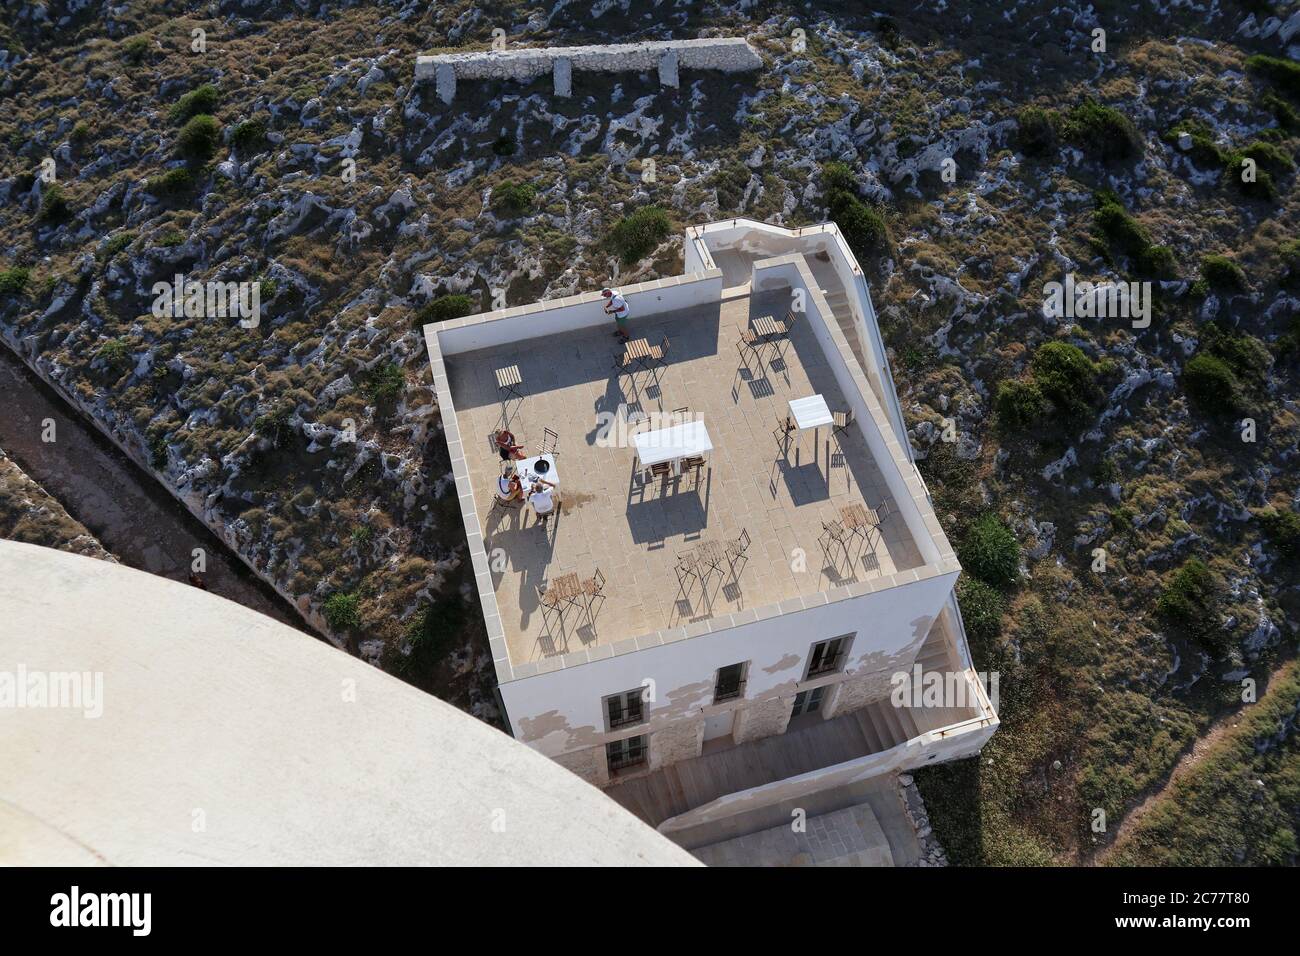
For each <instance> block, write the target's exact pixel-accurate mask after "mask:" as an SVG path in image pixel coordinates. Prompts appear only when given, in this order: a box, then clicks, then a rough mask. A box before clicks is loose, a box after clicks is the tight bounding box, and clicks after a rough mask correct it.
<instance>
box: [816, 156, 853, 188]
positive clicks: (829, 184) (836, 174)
mask: <svg viewBox="0 0 1300 956" xmlns="http://www.w3.org/2000/svg"><path fill="white" fill-rule="evenodd" d="M822 192H823V193H824V194H825V195H826V196H831V195H832V194H834V193H848V194H849V195H851V196H853V195H857V192H858V181H857V179H856V178H854V175H853V170H851V169H849V167H848V165H847V164H846V163H841V162H836V161H833V162H829V163H823V164H822Z"/></svg>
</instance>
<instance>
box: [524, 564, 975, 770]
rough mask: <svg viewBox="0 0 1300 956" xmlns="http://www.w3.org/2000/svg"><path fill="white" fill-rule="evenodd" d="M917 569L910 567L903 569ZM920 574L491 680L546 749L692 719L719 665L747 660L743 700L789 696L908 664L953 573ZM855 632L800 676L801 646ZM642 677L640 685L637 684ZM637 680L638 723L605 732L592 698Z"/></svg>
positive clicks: (530, 738)
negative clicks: (842, 649)
mask: <svg viewBox="0 0 1300 956" xmlns="http://www.w3.org/2000/svg"><path fill="white" fill-rule="evenodd" d="M912 573H916V572H912ZM919 574H922V575H928V576H926V577H920V578H919V580H916V581H913V582H911V583H909V584H903V585H899V586H897V587H893V588H889V589H888V590H884V591H877V592H873V593H870V594H865V595H862V596H861V597H856V598H844V599H843V600H838V601H834V602H832V603H829V604H822V605H818V606H816V607H810V608H804V609H802V610H795V609H791V610H790V611H789V612H787V613H785V614H782V615H779V616H776V617H769V618H766V619H763V620H754V621H750V622H749V623H744V624H739V625H737V626H735V627H732V628H728V629H725V630H722V631H716V632H711V633H709V634H701V635H697V636H695V637H692V638H687V639H684V640H680V641H674V642H672V643H669V644H663V645H658V646H653V647H646V648H644V649H642V650H635V651H629V652H627V653H622V654H618V655H613V656H610V657H607V658H605V659H603V660H598V661H592V662H590V663H588V664H583V665H581V666H578V667H570V668H563V669H558V668H557V669H552V670H549V671H547V672H545V673H541V674H537V675H536V676H533V677H527V678H523V679H520V680H515V681H510V682H508V683H504V684H502V685H501V686H500V692H501V696H502V698H503V700H504V701H505V705H506V711H507V713H509V714H510V717H511V722H512V724H513V729H514V734H515V736H516V737H517V738H518V739H519V740H522V741H524V742H526V743H528V744H529V745H530V746H532V747H534V748H536V749H537V750H539V751H541V752H542V753H544V754H547V755H549V756H555V755H558V754H563V753H568V752H570V751H574V750H583V749H586V748H589V747H595V746H598V745H602V744H604V743H605V742H607V741H609V740H614V739H618V738H622V737H631V736H636V735H638V734H643V733H656V732H658V731H660V730H663V729H664V728H666V727H667V726H668V725H670V724H673V723H676V722H678V721H683V720H688V719H689V720H692V721H694V720H696V719H698V718H700V717H701V716H702V712H703V710H704V709H705V708H706V707H709V706H710V705H711V703H712V694H713V675H714V673H715V672H716V671H717V669H718V668H720V667H725V666H726V665H728V664H736V663H740V662H742V661H749V662H750V667H749V677H748V683H747V685H746V687H745V701H744V706H745V707H746V708H750V707H753V706H754V705H755V702H756V701H764V700H768V699H771V698H778V697H793V696H794V695H795V693H797V692H798V691H799V690H800V689H802V687H804V686H815V685H816V684H819V683H834V682H836V681H838V680H841V679H850V680H851V679H854V678H866V677H868V676H869V675H875V674H877V673H878V672H879V671H880V670H881V669H882V668H892V667H894V666H895V664H896V662H901V663H902V665H906V664H908V663H910V661H911V660H912V658H913V657H915V655H916V652H917V650H918V649H919V648H920V646H921V643H922V642H923V641H924V640H925V638H926V635H927V634H928V633H929V630H930V626H931V624H932V623H933V622H934V619H935V617H936V616H938V615H939V614H940V613H941V612H942V611H943V608H944V604H945V602H946V601H947V599H948V594H949V592H950V591H951V590H952V588H953V586H954V584H955V583H956V580H957V572H956V571H952V572H948V573H942V574H941V573H939V572H937V571H936V570H934V569H926V568H922V569H920V572H919ZM853 633H856V637H855V638H854V640H853V644H852V647H851V648H850V649H849V654H848V658H847V660H846V664H845V668H844V672H843V675H836V676H834V677H831V678H826V679H818V680H816V681H810V682H808V683H807V684H804V683H803V682H802V678H803V672H804V667H805V666H806V663H807V659H808V651H809V649H810V647H811V646H812V644H813V643H815V642H816V641H821V640H826V639H828V638H832V637H838V636H840V635H842V634H853ZM646 682H649V683H646ZM643 686H644V687H646V688H647V689H648V690H649V691H650V693H651V694H652V695H653V699H651V700H649V701H647V703H646V717H647V722H646V723H643V724H639V725H637V726H636V727H630V728H620V729H619V730H618V731H615V732H613V733H607V732H606V731H605V721H604V715H603V713H602V711H601V699H602V698H603V697H605V696H607V695H609V694H616V693H620V692H622V691H627V690H632V689H634V688H638V687H643Z"/></svg>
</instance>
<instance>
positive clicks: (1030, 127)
mask: <svg viewBox="0 0 1300 956" xmlns="http://www.w3.org/2000/svg"><path fill="white" fill-rule="evenodd" d="M1055 120H1056V114H1055V113H1052V112H1050V111H1049V110H1044V109H1040V108H1038V107H1037V106H1026V107H1025V108H1024V109H1022V110H1021V111H1020V113H1019V115H1018V116H1017V117H1016V148H1017V149H1019V150H1020V152H1022V153H1024V154H1025V155H1026V156H1045V155H1047V154H1048V153H1050V152H1051V151H1052V149H1053V148H1054V147H1055V146H1056V122H1055Z"/></svg>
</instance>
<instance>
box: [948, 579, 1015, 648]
mask: <svg viewBox="0 0 1300 956" xmlns="http://www.w3.org/2000/svg"><path fill="white" fill-rule="evenodd" d="M957 601H958V603H959V604H960V605H961V617H962V621H963V622H965V624H966V635H967V637H969V638H970V642H971V649H972V651H973V652H974V653H975V655H976V656H977V657H979V658H981V659H987V657H988V651H989V650H990V649H991V648H992V646H993V644H994V643H995V642H996V641H997V639H998V638H999V637H1000V636H1001V635H1002V615H1003V614H1004V613H1005V612H1006V607H1007V605H1006V600H1005V599H1004V598H1003V597H1002V594H1001V592H999V591H997V590H995V589H994V588H992V587H990V586H989V585H987V584H985V583H984V582H983V581H981V580H980V579H979V578H972V577H965V576H963V577H962V579H961V580H960V581H958V582H957Z"/></svg>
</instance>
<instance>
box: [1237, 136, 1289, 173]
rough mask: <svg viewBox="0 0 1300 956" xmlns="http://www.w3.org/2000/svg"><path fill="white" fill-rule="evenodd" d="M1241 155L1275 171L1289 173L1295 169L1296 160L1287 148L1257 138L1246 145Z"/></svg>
mask: <svg viewBox="0 0 1300 956" xmlns="http://www.w3.org/2000/svg"><path fill="white" fill-rule="evenodd" d="M1241 155H1242V156H1243V157H1245V158H1247V159H1253V160H1254V161H1255V162H1256V164H1257V165H1259V166H1263V167H1264V168H1265V169H1269V170H1271V171H1273V172H1275V173H1288V172H1290V171H1291V170H1293V169H1295V160H1293V159H1292V158H1291V157H1290V156H1289V155H1288V154H1287V153H1286V151H1285V150H1283V149H1280V148H1279V147H1277V146H1274V145H1273V144H1272V143H1266V142H1262V141H1259V140H1256V141H1255V142H1253V143H1249V144H1247V145H1246V146H1244V147H1243V148H1242V150H1241ZM1238 165H1240V164H1238Z"/></svg>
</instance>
